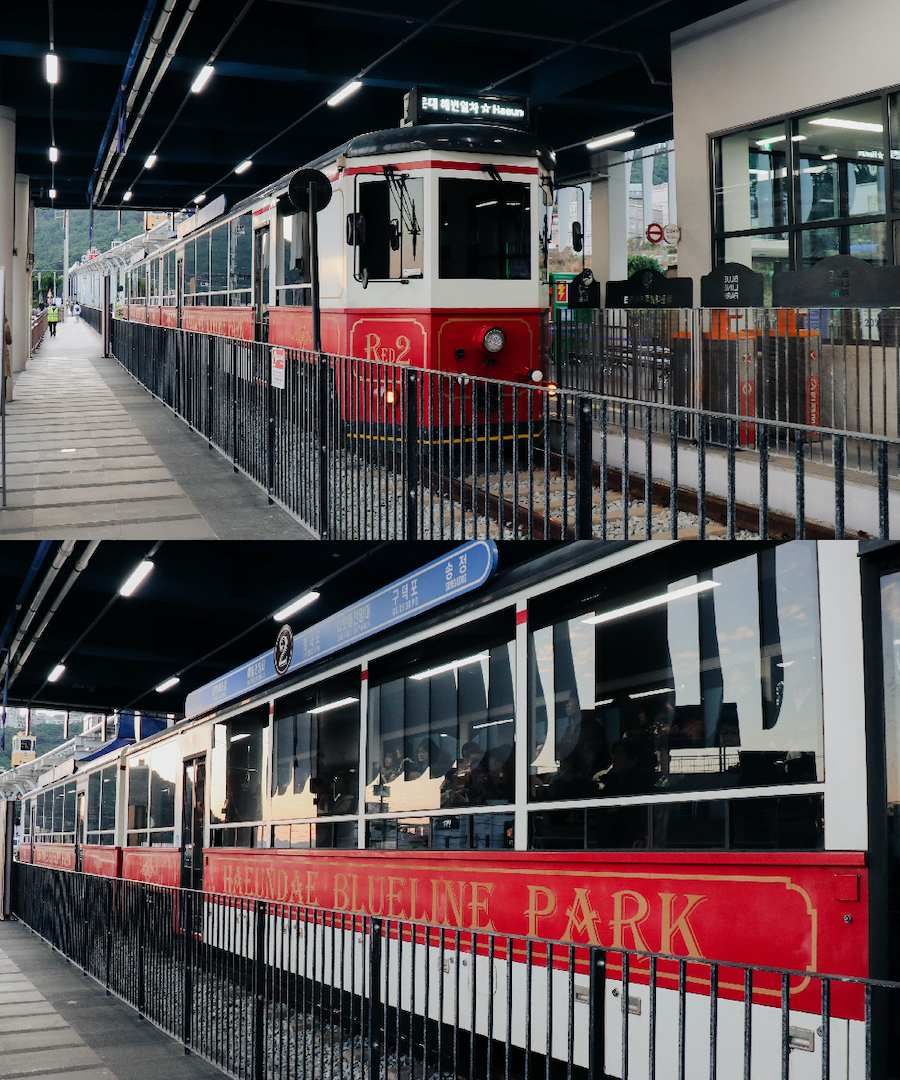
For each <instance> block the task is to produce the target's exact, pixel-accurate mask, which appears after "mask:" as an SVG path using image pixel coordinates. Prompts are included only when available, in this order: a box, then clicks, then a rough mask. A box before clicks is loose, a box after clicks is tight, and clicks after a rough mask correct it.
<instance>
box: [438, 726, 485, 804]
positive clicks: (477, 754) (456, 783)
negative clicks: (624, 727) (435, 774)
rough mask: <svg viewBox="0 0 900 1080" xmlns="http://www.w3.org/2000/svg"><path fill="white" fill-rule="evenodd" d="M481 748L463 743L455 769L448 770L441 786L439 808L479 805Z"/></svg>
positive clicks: (473, 743) (482, 756)
mask: <svg viewBox="0 0 900 1080" xmlns="http://www.w3.org/2000/svg"><path fill="white" fill-rule="evenodd" d="M484 756H485V755H484V751H483V750H482V748H481V746H480V745H479V744H478V743H477V742H475V741H474V740H473V741H470V742H467V743H463V748H462V750H461V751H460V755H459V761H457V763H456V767H455V768H452V769H449V770H448V771H447V775H446V776H445V777H444V782H443V783H442V784H441V806H476V805H480V803H481V797H480V796H481V787H482V783H483V776H482V775H481V768H480V766H481V762H482V759H483V758H484Z"/></svg>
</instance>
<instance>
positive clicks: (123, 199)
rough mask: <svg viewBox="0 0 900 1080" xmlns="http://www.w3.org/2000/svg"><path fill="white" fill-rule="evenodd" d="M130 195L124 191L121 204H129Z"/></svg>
mask: <svg viewBox="0 0 900 1080" xmlns="http://www.w3.org/2000/svg"><path fill="white" fill-rule="evenodd" d="M131 194H132V193H131V192H130V191H126V192H125V194H124V195H123V196H122V202H131Z"/></svg>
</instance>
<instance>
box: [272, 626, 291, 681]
mask: <svg viewBox="0 0 900 1080" xmlns="http://www.w3.org/2000/svg"><path fill="white" fill-rule="evenodd" d="M293 655H294V631H293V630H292V629H291V628H290V627H289V626H288V624H287V623H285V624H284V626H282V628H281V629H280V630H279V631H278V637H277V638H275V670H276V671H277V672H278V674H279V675H283V674H284V673H285V672H286V671H287V669H288V668H289V667H290V666H291V657H292V656H293Z"/></svg>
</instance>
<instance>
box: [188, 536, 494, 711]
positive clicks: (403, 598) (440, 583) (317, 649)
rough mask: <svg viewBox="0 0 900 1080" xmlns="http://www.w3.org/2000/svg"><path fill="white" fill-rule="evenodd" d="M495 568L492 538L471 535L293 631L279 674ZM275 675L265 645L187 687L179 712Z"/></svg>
mask: <svg viewBox="0 0 900 1080" xmlns="http://www.w3.org/2000/svg"><path fill="white" fill-rule="evenodd" d="M496 568H497V545H496V544H495V543H494V541H493V540H473V541H471V542H470V543H468V544H463V545H462V546H461V547H458V548H456V549H454V550H453V551H451V552H449V553H448V554H447V555H444V556H443V557H442V558H440V559H435V560H434V562H431V563H428V565H427V566H423V567H421V568H420V569H418V570H416V571H414V572H413V573H412V574H408V575H407V576H406V577H404V578H399V579H398V580H397V581H394V582H392V583H391V584H390V585H387V586H385V588H383V589H380V590H379V591H378V592H374V593H370V595H369V596H366V597H364V598H363V599H362V600H360V601H358V602H357V603H356V604H353V605H351V606H350V607H346V608H344V609H343V610H342V611H338V612H335V614H334V615H329V616H328V618H327V619H323V620H322V621H321V622H319V623H316V624H315V625H314V626H310V627H308V628H307V629H306V630H304V631H302V633H299V634H297V635H296V636H295V637H294V648H293V657H292V659H291V662H290V665H289V666H288V668H287V670H286V672H285V675H290V673H291V672H293V671H297V670H298V669H299V668H302V667H305V666H307V665H308V664H312V663H314V662H315V661H316V660H321V659H323V657H326V656H330V655H331V654H332V653H336V652H339V651H340V650H341V649H345V648H347V646H348V645H354V644H356V643H357V642H359V641H362V640H364V639H365V638H367V637H371V636H372V635H373V634H377V633H378V632H379V631H381V630H385V629H387V628H388V627H390V626H396V625H398V624H399V623H402V622H404V621H405V620H407V619H411V618H413V617H414V616H416V615H420V614H422V612H424V611H429V610H430V609H431V608H434V607H437V606H439V605H440V604H445V603H447V602H448V601H449V600H454V599H456V597H458V596H462V595H464V594H465V593H468V592H472V590H473V589H477V588H479V586H481V585H483V584H484V583H485V582H486V581H487V580H488V578H490V576H491V575H492V574H493V573H494V571H495V570H496ZM280 678H282V676H281V675H279V674H278V673H277V672H276V670H275V652H274V649H270V650H269V651H268V652H265V653H262V655H260V656H257V657H256V658H255V659H253V660H251V661H250V662H249V663H247V664H242V665H241V666H240V667H237V668H234V669H233V670H232V671H229V672H228V673H227V674H226V675H222V676H221V677H220V678H218V679H216V680H215V681H213V682H210V683H206V685H204V686H200V687H198V688H197V689H196V690H192V691H191V692H190V693H189V694H188V696H187V699H186V701H185V704H184V714H185V716H186V717H192V716H199V715H200V714H201V713H204V712H207V711H208V710H210V709H214V708H217V707H218V706H221V705H225V704H227V703H228V702H229V701H234V700H235V699H237V698H239V697H242V696H243V695H245V694H247V693H248V692H249V691H251V690H256V689H258V688H259V687H260V686H265V685H266V684H267V683H271V682H274V681H275V680H276V679H280Z"/></svg>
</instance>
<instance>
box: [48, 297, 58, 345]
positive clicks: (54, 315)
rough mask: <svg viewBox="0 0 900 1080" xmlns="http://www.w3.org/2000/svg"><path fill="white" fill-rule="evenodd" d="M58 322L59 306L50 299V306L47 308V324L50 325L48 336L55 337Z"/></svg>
mask: <svg viewBox="0 0 900 1080" xmlns="http://www.w3.org/2000/svg"><path fill="white" fill-rule="evenodd" d="M58 322H59V308H58V307H57V306H56V301H55V300H51V301H50V307H48V308H47V325H48V326H49V327H50V337H56V324H57V323H58Z"/></svg>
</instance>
